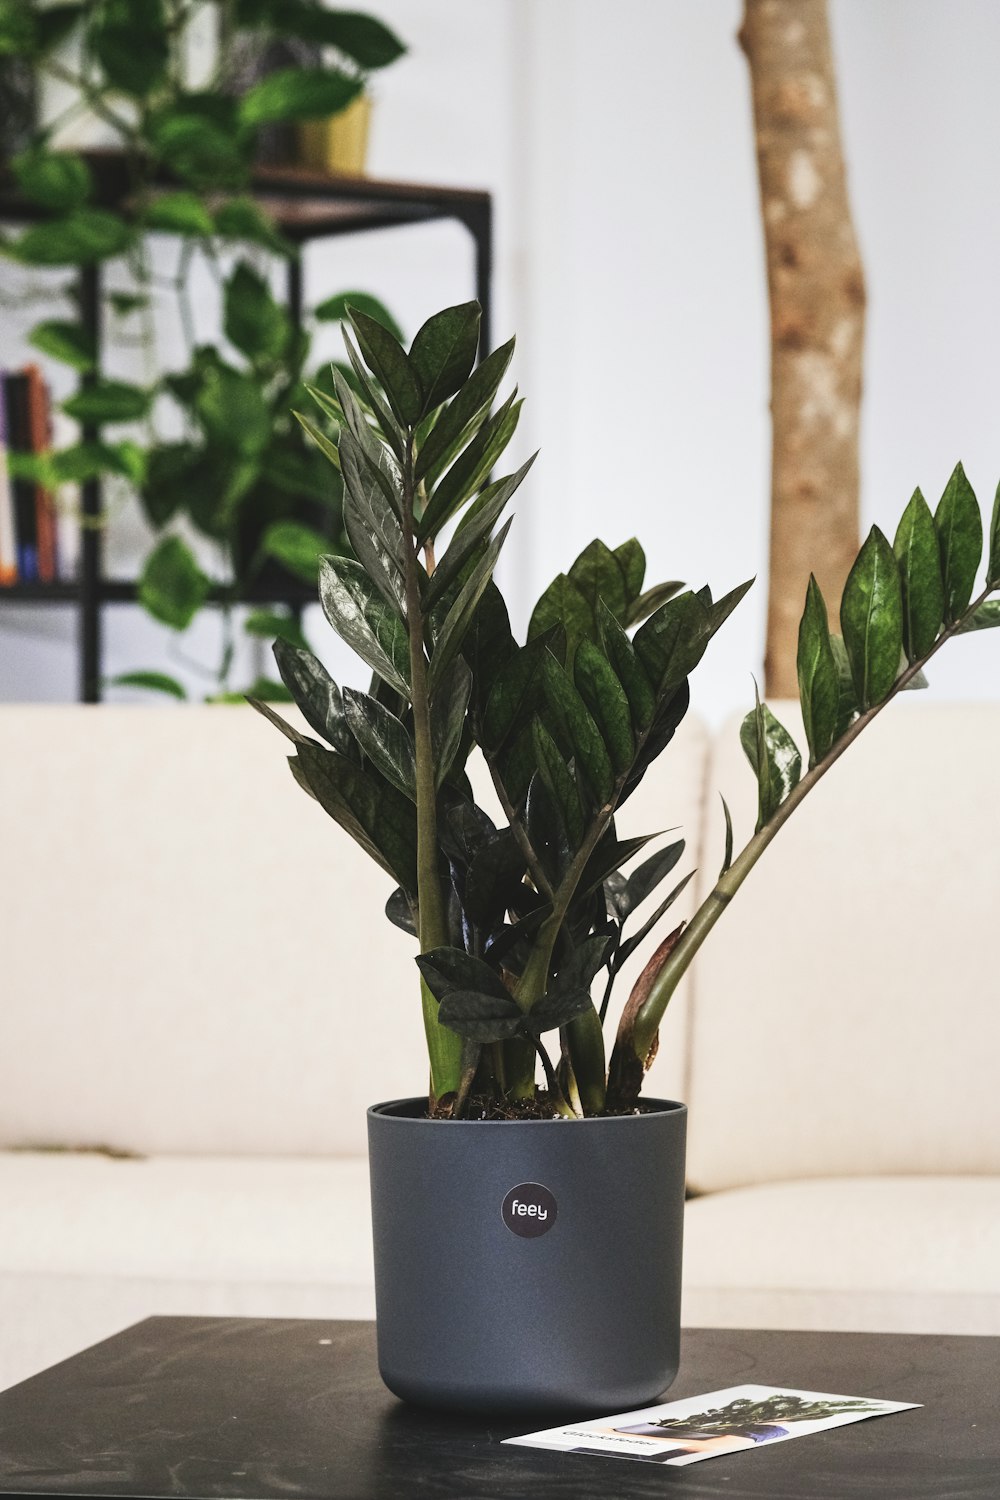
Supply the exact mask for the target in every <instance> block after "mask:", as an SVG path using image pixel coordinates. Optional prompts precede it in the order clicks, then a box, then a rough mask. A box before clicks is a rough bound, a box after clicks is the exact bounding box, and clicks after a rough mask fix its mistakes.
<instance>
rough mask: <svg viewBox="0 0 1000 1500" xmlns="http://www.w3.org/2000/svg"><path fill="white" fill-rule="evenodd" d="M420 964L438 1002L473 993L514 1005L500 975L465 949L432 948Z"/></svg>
mask: <svg viewBox="0 0 1000 1500" xmlns="http://www.w3.org/2000/svg"><path fill="white" fill-rule="evenodd" d="M416 962H417V968H418V969H419V970H420V972H421V974H422V975H423V976H424V979H425V980H426V981H427V987H428V989H429V990H430V992H431V994H432V995H433V996H434V998H435V1000H445V999H447V997H448V996H449V995H454V994H455V993H456V992H459V991H462V990H472V991H474V992H476V993H478V994H480V995H492V996H493V997H494V998H495V999H497V1000H509V1001H510V1002H511V1004H513V1003H514V1002H513V998H512V996H511V994H510V992H509V991H508V989H507V987H506V986H505V984H504V982H503V980H502V979H501V978H500V975H499V974H497V973H496V971H495V970H493V969H491V968H490V966H489V964H486V963H484V962H483V960H482V959H481V958H474V957H473V955H472V954H471V953H464V952H463V951H462V949H461V948H432V949H431V950H430V951H429V952H428V953H421V954H419V955H418V957H417V961H416ZM515 1009H516V1007H515ZM518 1014H520V1012H518Z"/></svg>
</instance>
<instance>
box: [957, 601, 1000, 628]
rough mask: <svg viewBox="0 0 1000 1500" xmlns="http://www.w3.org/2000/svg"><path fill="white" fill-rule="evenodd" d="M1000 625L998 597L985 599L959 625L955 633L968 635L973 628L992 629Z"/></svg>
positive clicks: (999, 602)
mask: <svg viewBox="0 0 1000 1500" xmlns="http://www.w3.org/2000/svg"><path fill="white" fill-rule="evenodd" d="M997 625H1000V599H987V600H985V601H984V603H982V604H980V606H979V608H978V609H976V610H975V611H974V612H973V614H971V615H970V616H969V618H968V619H967V620H966V621H965V623H964V625H960V626H959V628H958V630H957V632H956V634H958V635H968V634H969V632H970V631H973V630H993V629H994V628H995V627H996V626H997Z"/></svg>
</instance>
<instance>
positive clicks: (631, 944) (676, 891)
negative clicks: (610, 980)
mask: <svg viewBox="0 0 1000 1500" xmlns="http://www.w3.org/2000/svg"><path fill="white" fill-rule="evenodd" d="M725 868H728V866H726V867H725ZM697 873H698V872H697V870H690V871H689V872H688V873H687V874H686V875H685V876H684V878H683V880H679V881H678V882H677V884H676V885H675V886H674V888H673V890H672V891H671V892H670V894H669V896H666V897H665V898H664V900H662V901H661V902H660V904H659V906H658V907H657V908H656V910H655V911H654V912H653V914H652V916H650V917H647V918H646V920H645V922H643V924H642V926H641V927H640V928H639V931H638V932H636V933H633V934H632V936H631V937H630V938H629V939H628V940H627V941H626V942H624V943H622V944H621V946H620V947H619V949H618V952H617V953H616V954H615V970H616V971H617V970H618V969H620V968H621V967H622V965H623V964H625V963H627V962H628V960H629V959H630V958H631V957H632V954H633V953H634V952H635V950H636V949H637V948H638V947H639V945H640V943H643V942H645V940H646V938H648V937H649V934H650V933H651V932H652V930H653V928H654V927H655V926H656V925H657V923H658V922H660V921H661V920H662V918H663V917H664V916H665V915H666V913H667V912H668V911H669V910H670V908H671V907H672V906H673V904H674V902H675V901H676V900H677V898H678V896H680V895H681V894H682V893H683V892H684V891H686V890H687V888H688V886H689V885H690V883H691V881H692V880H693V879H694V877H695V876H696V875H697Z"/></svg>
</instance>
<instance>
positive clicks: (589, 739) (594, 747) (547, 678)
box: [542, 652, 615, 807]
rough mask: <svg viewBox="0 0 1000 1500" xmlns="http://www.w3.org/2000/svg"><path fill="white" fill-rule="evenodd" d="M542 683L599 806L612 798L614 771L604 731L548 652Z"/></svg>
mask: <svg viewBox="0 0 1000 1500" xmlns="http://www.w3.org/2000/svg"><path fill="white" fill-rule="evenodd" d="M542 683H543V685H544V688H545V696H546V700H547V702H548V705H549V709H550V711H551V714H552V716H553V718H554V720H555V722H556V723H557V724H558V725H559V727H560V729H561V730H562V734H563V738H564V740H566V741H568V742H569V744H571V745H572V748H573V756H574V759H575V761H576V768H577V772H578V774H579V775H581V776H583V777H584V778H585V780H586V782H587V784H588V786H589V787H590V790H591V793H592V796H593V798H594V802H595V804H596V806H598V807H603V806H604V805H605V804H606V803H607V802H609V801H610V799H611V794H612V792H613V790H614V784H615V773H614V769H613V767H612V764H611V759H610V756H609V755H608V750H607V746H606V745H605V743H604V740H603V738H602V736H601V731H600V730H599V728H598V727H597V724H596V723H595V722H594V718H593V715H592V714H591V712H590V710H589V709H588V708H587V705H586V703H585V702H584V701H583V698H582V697H581V696H580V694H579V693H578V692H577V690H576V688H575V687H574V685H573V682H572V680H571V678H570V677H569V674H568V673H567V672H566V670H565V668H563V667H561V666H560V664H559V663H558V662H557V661H556V659H555V657H554V656H553V655H552V654H551V652H550V653H549V655H548V656H547V657H546V658H545V660H544V662H543V664H542Z"/></svg>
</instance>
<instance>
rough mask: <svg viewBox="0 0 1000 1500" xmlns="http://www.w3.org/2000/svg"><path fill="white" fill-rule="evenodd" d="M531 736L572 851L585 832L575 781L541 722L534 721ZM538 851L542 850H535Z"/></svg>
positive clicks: (541, 769)
mask: <svg viewBox="0 0 1000 1500" xmlns="http://www.w3.org/2000/svg"><path fill="white" fill-rule="evenodd" d="M531 737H532V744H533V747H534V752H535V764H536V765H537V767H538V772H539V775H540V776H541V778H542V781H543V782H544V783H545V787H546V790H547V791H548V793H549V796H550V797H551V799H552V803H553V805H554V807H555V808H556V809H557V810H558V813H559V815H560V817H561V819H562V825H563V828H564V830H565V834H566V838H567V839H568V841H569V846H570V848H571V849H576V848H578V847H579V845H580V842H581V840H582V838H583V832H584V820H583V808H582V806H581V803H580V793H579V791H578V790H577V785H576V782H575V781H574V779H573V775H572V773H571V771H570V769H569V767H568V766H567V764H566V762H565V760H564V759H563V757H562V752H561V751H560V749H559V746H558V745H557V744H556V742H555V740H554V739H553V738H552V736H551V735H550V734H549V731H548V730H547V729H546V728H545V725H544V724H543V723H542V721H541V720H540V719H535V720H534V721H533V723H532V726H531ZM536 850H537V845H536ZM537 852H539V853H540V852H541V851H540V850H537Z"/></svg>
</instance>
